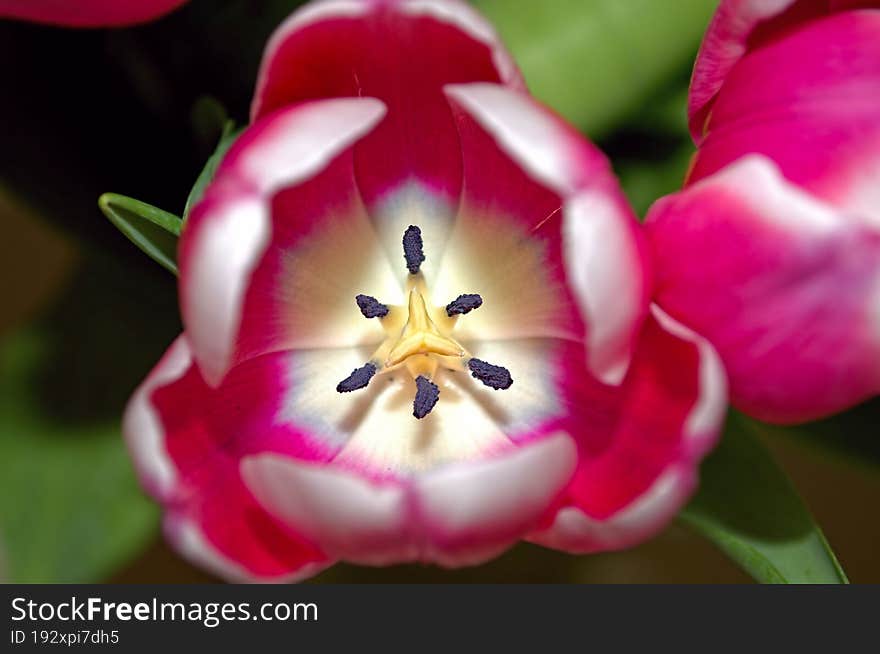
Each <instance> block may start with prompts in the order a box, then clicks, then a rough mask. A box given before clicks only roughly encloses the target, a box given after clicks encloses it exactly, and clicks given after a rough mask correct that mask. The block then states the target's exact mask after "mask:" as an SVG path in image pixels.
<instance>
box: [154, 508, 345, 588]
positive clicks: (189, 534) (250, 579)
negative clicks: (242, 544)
mask: <svg viewBox="0 0 880 654" xmlns="http://www.w3.org/2000/svg"><path fill="white" fill-rule="evenodd" d="M164 531H165V536H166V538H167V539H168V540H169V541H170V542H171V543H173V544H174V546H175V548H176V549H177V551H178V553H179V554H180V555H181V556H182V557H183V558H185V559H186V560H187V561H189V562H190V563H192V564H193V565H195V566H197V567H199V568H202V569H204V570H207V571H208V572H210V573H212V574H214V575H216V576H217V577H220V578H221V579H225V580H226V581H229V582H232V583H263V584H287V583H295V582H297V581H302V580H303V579H308V578H309V577H312V576H314V575H316V574H318V573H319V572H321V571H322V570H324V569H326V568H328V567H330V566H331V565H333V561H326V562H321V563H307V564H306V565H304V566H303V567H302V568H300V569H299V570H296V571H295V572H291V573H290V574H285V575H279V576H277V577H261V576H259V575H254V574H252V573H251V572H249V571H248V570H247V569H246V568H245V567H243V566H242V565H241V564H239V563H236V562H235V561H233V560H232V559H229V558H227V557H225V556H224V555H223V554H221V553H220V552H219V551H218V550H217V549H216V548H215V547H214V546H213V545H211V544H210V543H209V542H208V540H207V539H206V538H205V535H204V534H203V533H202V530H201V529H200V528H199V526H198V525H197V524H195V523H194V522H192V521H191V520H189V519H187V518H183V517H180V516H176V515H174V514H169V515H168V516H167V517H166V518H165V521H164Z"/></svg>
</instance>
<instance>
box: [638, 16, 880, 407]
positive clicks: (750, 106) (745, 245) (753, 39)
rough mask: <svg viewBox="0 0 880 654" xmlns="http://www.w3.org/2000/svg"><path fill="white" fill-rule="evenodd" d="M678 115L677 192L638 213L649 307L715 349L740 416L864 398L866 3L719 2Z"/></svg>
mask: <svg viewBox="0 0 880 654" xmlns="http://www.w3.org/2000/svg"><path fill="white" fill-rule="evenodd" d="M869 7H874V8H869ZM690 117H691V127H692V130H693V135H694V138H695V140H696V142H697V144H698V145H699V150H698V152H697V154H696V156H695V158H694V161H693V165H692V169H691V172H690V175H689V178H688V180H687V183H686V186H685V189H684V190H683V191H681V192H679V193H677V194H675V195H672V196H670V197H668V198H664V199H663V200H661V201H660V202H658V203H657V204H656V205H655V206H654V207H653V208H652V210H651V212H650V214H649V218H648V232H649V235H650V240H651V241H652V247H653V251H654V254H655V256H656V273H657V289H658V290H657V301H658V303H659V304H660V305H661V306H662V307H663V308H664V310H666V311H667V312H668V313H669V314H670V315H672V316H674V317H675V318H677V319H678V320H681V321H683V322H685V323H686V324H688V325H689V326H690V327H692V328H693V329H695V330H696V331H698V332H699V333H701V334H703V335H704V336H706V338H708V339H709V340H710V341H711V342H712V343H713V344H714V345H715V347H717V348H718V351H719V353H720V355H721V358H722V360H723V361H724V364H725V367H726V369H727V371H728V374H729V378H730V386H731V401H732V402H733V404H734V405H736V406H737V407H738V408H741V409H742V410H744V411H746V412H747V413H750V414H752V415H754V416H757V417H759V418H762V419H765V420H768V421H773V422H779V423H792V422H800V421H804V420H810V419H814V418H819V417H823V416H826V415H829V414H831V413H834V412H837V411H840V410H842V409H844V408H847V407H849V406H852V405H854V404H856V403H858V402H860V401H863V400H865V399H866V398H869V397H871V396H874V395H876V394H877V393H878V391H880V2H877V1H876V0H875V1H874V2H864V1H862V2H852V1H850V2H844V1H839V2H819V1H814V0H809V1H807V0H802V1H798V2H795V1H792V0H726V1H725V2H722V3H721V7H720V8H719V10H718V13H717V15H716V16H715V19H714V21H713V22H712V24H711V26H710V28H709V32H708V34H707V35H706V39H705V41H704V43H703V47H702V50H701V51H700V55H699V58H698V59H697V64H696V68H695V72H694V77H693V83H692V86H691V96H690Z"/></svg>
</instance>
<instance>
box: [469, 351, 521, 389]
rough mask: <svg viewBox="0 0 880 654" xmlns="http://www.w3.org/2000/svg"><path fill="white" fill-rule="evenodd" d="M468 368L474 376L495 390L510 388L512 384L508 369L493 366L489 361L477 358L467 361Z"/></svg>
mask: <svg viewBox="0 0 880 654" xmlns="http://www.w3.org/2000/svg"><path fill="white" fill-rule="evenodd" d="M468 368H470V369H471V373H472V374H473V376H474V377H475V378H477V379H479V380H480V381H481V382H483V383H484V384H485V385H486V386H488V387H489V388H494V389H495V390H496V391H498V390H504V389H507V388H510V386H511V384H513V377H511V376H510V371H509V370H508V369H507V368H502V367H501V366H493V365H492V364H491V363H486V362H485V361H480V360H479V359H471V360H470V361H468Z"/></svg>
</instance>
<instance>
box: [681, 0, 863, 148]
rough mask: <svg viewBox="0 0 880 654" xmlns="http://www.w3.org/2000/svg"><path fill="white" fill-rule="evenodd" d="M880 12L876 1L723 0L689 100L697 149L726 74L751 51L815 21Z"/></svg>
mask: <svg viewBox="0 0 880 654" xmlns="http://www.w3.org/2000/svg"><path fill="white" fill-rule="evenodd" d="M870 7H875V8H876V7H880V2H878V1H877V0H722V1H721V4H720V5H719V7H718V9H717V11H716V12H715V15H714V17H713V18H712V22H711V23H710V24H709V29H708V30H707V32H706V35H705V37H704V38H703V43H702V45H701V46H700V52H699V53H698V54H697V61H696V64H695V65H694V73H693V77H692V79H691V89H690V96H689V99H688V116H689V121H690V128H691V135H692V136H693V138H694V141H695V142H696V143H697V145H700V144H701V142H702V140H703V136H704V126H705V125H706V121H707V119H708V118H709V115H710V114H711V112H712V111H713V101H714V99H715V97H716V95H717V94H718V92H719V91H720V90H721V87H722V86H723V85H724V84H725V83H726V79H727V76H728V74H729V73H730V72H731V70H732V69H733V68H734V66H735V65H736V64H737V62H738V61H739V60H740V59H741V58H742V57H743V56H744V55H745V54H746V53H747V52H749V51H750V50H752V49H756V48H758V47H759V46H762V45H764V44H766V43H769V42H771V41H772V40H773V39H775V38H778V37H780V36H781V35H784V34H785V33H786V32H787V31H789V30H792V29H795V28H797V27H799V26H800V25H803V24H805V23H807V22H809V21H811V20H814V19H816V18H820V17H822V16H827V15H830V14H832V13H835V12H840V11H847V10H852V9H860V8H870Z"/></svg>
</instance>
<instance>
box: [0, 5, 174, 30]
mask: <svg viewBox="0 0 880 654" xmlns="http://www.w3.org/2000/svg"><path fill="white" fill-rule="evenodd" d="M185 2H187V0H0V19H2V18H15V19H18V20H29V21H34V22H37V23H48V24H50V25H61V26H64V27H122V26H125V25H136V24H138V23H146V22H148V21H151V20H155V19H156V18H159V17H161V16H164V15H165V14H167V13H170V12H172V11H174V10H175V9H177V8H178V7H180V6H181V5H182V4H184V3H185Z"/></svg>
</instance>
